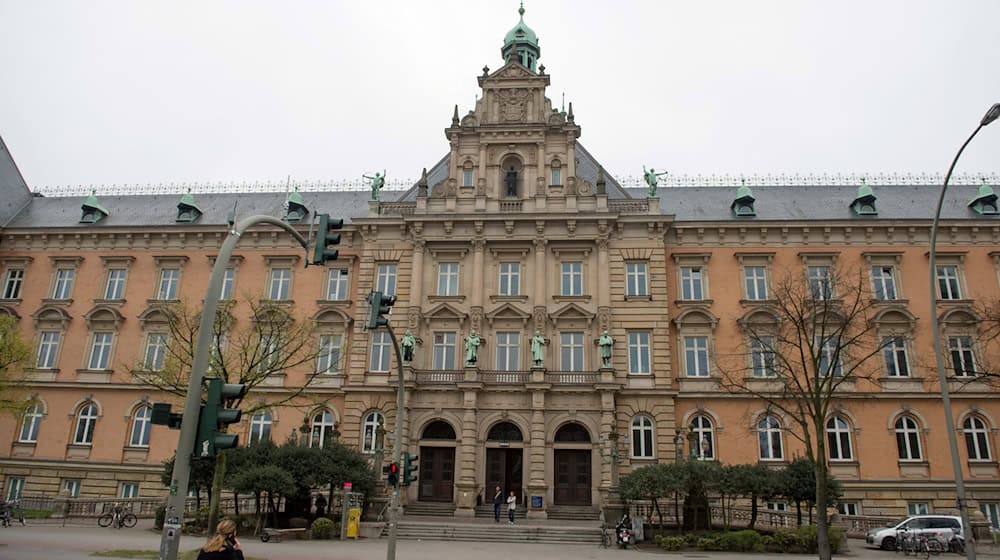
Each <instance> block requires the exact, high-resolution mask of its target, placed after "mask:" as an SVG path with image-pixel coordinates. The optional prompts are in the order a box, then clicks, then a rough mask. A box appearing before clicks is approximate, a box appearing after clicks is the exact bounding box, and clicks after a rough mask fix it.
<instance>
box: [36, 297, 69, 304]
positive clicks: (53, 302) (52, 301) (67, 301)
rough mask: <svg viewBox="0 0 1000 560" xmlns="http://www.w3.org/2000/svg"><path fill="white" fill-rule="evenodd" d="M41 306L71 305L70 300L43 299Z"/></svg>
mask: <svg viewBox="0 0 1000 560" xmlns="http://www.w3.org/2000/svg"><path fill="white" fill-rule="evenodd" d="M41 303H42V305H73V299H72V298H66V299H56V298H45V299H43V300H42V302H41Z"/></svg>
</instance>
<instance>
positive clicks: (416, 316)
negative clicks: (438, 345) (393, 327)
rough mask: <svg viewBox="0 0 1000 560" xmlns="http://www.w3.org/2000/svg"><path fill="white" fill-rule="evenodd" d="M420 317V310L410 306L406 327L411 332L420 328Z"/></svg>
mask: <svg viewBox="0 0 1000 560" xmlns="http://www.w3.org/2000/svg"><path fill="white" fill-rule="evenodd" d="M420 315H421V313H420V308H418V307H414V306H411V307H410V311H409V313H408V314H407V317H406V327H407V328H408V329H410V330H411V331H415V330H417V329H418V328H419V327H420V319H421V317H420Z"/></svg>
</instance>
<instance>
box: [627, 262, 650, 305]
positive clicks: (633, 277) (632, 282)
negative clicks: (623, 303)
mask: <svg viewBox="0 0 1000 560" xmlns="http://www.w3.org/2000/svg"><path fill="white" fill-rule="evenodd" d="M646 268H647V263H646V262H645V261H639V262H627V263H625V295H626V296H629V297H639V296H646V295H649V279H648V276H647V274H646Z"/></svg>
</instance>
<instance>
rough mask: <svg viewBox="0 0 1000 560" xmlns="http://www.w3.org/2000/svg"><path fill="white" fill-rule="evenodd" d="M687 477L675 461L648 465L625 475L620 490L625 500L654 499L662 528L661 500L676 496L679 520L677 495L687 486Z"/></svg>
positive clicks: (621, 480)
mask: <svg viewBox="0 0 1000 560" xmlns="http://www.w3.org/2000/svg"><path fill="white" fill-rule="evenodd" d="M685 477H686V473H685V472H683V468H682V467H681V466H680V465H678V464H675V463H669V464H658V465H648V466H645V467H641V468H639V469H636V470H634V471H632V472H630V473H629V474H627V475H625V476H623V477H622V478H621V479H620V480H619V482H618V492H619V493H620V494H621V496H622V498H624V499H625V500H650V501H652V502H653V508H654V509H655V510H656V514H657V516H658V517H659V521H660V529H661V530H662V529H663V512H662V511H661V510H660V503H659V500H660V499H661V498H665V497H668V496H674V497H675V511H674V515H675V516H676V519H678V520H679V519H680V512H679V511H678V509H679V508H678V507H677V504H676V497H677V495H678V493H680V492H682V491H684V489H685V488H686V486H687V483H686V478H685Z"/></svg>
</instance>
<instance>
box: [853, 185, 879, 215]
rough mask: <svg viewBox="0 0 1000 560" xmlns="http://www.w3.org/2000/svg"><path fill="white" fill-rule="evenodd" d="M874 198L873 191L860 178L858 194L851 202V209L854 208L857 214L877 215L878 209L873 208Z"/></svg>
mask: <svg viewBox="0 0 1000 560" xmlns="http://www.w3.org/2000/svg"><path fill="white" fill-rule="evenodd" d="M875 200H876V197H875V193H874V192H873V191H872V188H871V187H869V186H868V183H866V182H865V180H864V178H862V179H861V186H860V187H858V195H857V196H855V197H854V201H853V202H851V210H854V213H855V214H857V215H858V216H877V215H878V210H876V209H875Z"/></svg>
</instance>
